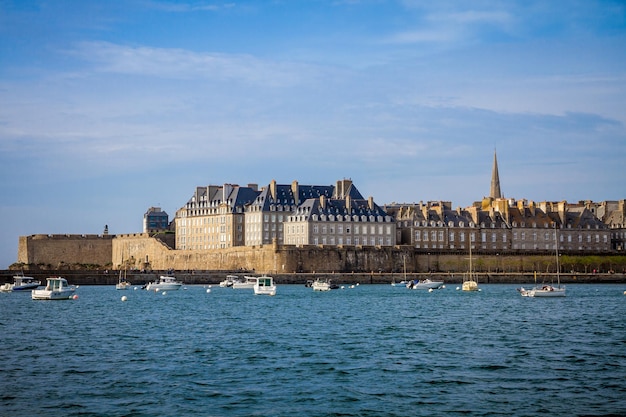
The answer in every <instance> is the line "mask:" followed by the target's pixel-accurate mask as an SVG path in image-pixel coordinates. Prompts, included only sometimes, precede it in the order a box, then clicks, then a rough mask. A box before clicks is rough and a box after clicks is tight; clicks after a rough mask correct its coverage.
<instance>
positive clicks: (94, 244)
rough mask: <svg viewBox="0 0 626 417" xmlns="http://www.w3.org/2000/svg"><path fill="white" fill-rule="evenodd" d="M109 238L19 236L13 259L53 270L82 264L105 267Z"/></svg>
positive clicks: (107, 263) (108, 251)
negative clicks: (16, 250)
mask: <svg viewBox="0 0 626 417" xmlns="http://www.w3.org/2000/svg"><path fill="white" fill-rule="evenodd" d="M112 240H113V239H112V236H108V235H103V236H100V235H31V236H20V238H19V242H18V253H17V261H18V262H20V263H24V264H29V265H42V266H44V268H47V267H51V268H53V269H63V268H65V267H67V266H72V265H86V264H90V265H96V266H100V267H102V268H105V267H107V266H108V265H110V264H111V247H112V244H111V242H112Z"/></svg>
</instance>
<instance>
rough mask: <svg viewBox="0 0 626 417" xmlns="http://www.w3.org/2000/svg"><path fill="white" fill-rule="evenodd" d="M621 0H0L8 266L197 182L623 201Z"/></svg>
mask: <svg viewBox="0 0 626 417" xmlns="http://www.w3.org/2000/svg"><path fill="white" fill-rule="evenodd" d="M625 123H626V3H624V1H623V0H620V1H598V0H571V1H570V0H560V1H544V0H537V1H535V0H519V1H518V0H506V1H494V0H475V1H469V2H468V1H451V0H439V1H430V0H428V1H421V0H398V1H392V0H389V1H384V0H310V1H305V0H302V1H297V0H267V1H261V0H254V1H252V0H244V1H239V0H232V1H231V0H228V1H212V0H206V1H204V0H194V1H166V0H109V1H106V2H103V1H99V0H55V1H51V0H40V1H36V0H0V178H1V180H0V196H1V198H0V215H1V216H2V221H3V227H2V230H3V233H1V234H0V269H4V268H7V267H8V266H9V265H11V264H12V263H14V262H16V261H17V247H18V238H19V236H26V235H31V234H39V233H43V234H101V233H102V232H103V230H104V226H105V225H108V229H109V233H112V234H121V233H137V232H141V231H142V221H143V215H144V213H145V212H146V211H147V209H148V208H149V207H153V206H156V207H161V208H162V209H163V210H165V211H166V212H167V213H168V214H169V216H170V219H173V218H174V215H175V213H176V210H178V209H179V208H181V207H182V206H183V205H184V204H185V203H186V202H187V200H189V198H190V197H191V196H192V194H193V192H194V190H195V187H197V186H206V185H222V184H225V183H230V184H239V185H242V186H243V185H247V184H249V183H254V184H258V185H259V186H260V187H262V186H264V185H267V184H269V183H270V181H272V180H276V181H277V182H278V183H279V184H290V183H291V182H292V181H294V180H297V181H298V182H299V183H300V184H308V185H333V184H335V183H336V181H338V180H341V179H344V178H350V179H351V180H352V181H353V183H354V185H355V186H356V187H357V188H358V189H359V191H360V192H361V193H362V194H363V195H364V196H365V197H366V198H367V197H368V196H372V197H374V201H375V202H376V203H378V204H379V205H383V204H388V203H392V202H397V203H413V202H420V201H423V202H426V201H439V200H443V201H451V202H452V205H453V207H455V208H456V207H467V206H469V205H471V204H472V203H473V202H475V201H479V200H481V199H482V198H483V197H484V196H487V195H489V187H490V180H491V170H492V164H493V155H494V152H497V158H498V165H499V174H500V182H501V188H502V192H503V194H504V196H505V197H508V198H514V199H517V200H520V199H527V200H532V201H563V200H566V201H569V202H578V201H580V200H593V201H604V200H619V199H624V198H626V169H625V167H624V165H625V164H626V129H625Z"/></svg>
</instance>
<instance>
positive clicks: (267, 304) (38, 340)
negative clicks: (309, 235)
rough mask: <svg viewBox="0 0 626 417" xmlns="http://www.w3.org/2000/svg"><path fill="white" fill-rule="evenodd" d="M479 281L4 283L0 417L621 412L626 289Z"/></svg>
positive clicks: (625, 409) (625, 403)
mask: <svg viewBox="0 0 626 417" xmlns="http://www.w3.org/2000/svg"><path fill="white" fill-rule="evenodd" d="M347 284H349V283H347ZM481 289H482V291H481V292H479V293H463V292H461V291H457V290H456V287H455V285H449V286H448V288H446V289H443V290H438V291H434V292H431V293H429V292H427V291H416V290H407V289H405V288H397V287H392V286H391V285H360V286H355V287H354V288H350V285H346V286H345V288H344V289H339V290H334V291H330V292H324V293H322V292H314V291H313V290H312V289H311V288H305V287H304V286H301V285H282V286H280V285H279V286H278V293H277V295H276V296H275V297H268V296H255V295H254V294H253V292H252V290H233V289H230V288H219V287H218V286H212V287H211V288H208V287H207V286H188V287H186V289H185V290H180V291H168V292H167V293H166V294H161V293H155V292H148V291H144V290H140V289H137V290H133V289H131V290H128V291H116V290H115V287H114V286H82V287H80V288H78V289H77V292H76V293H77V295H78V296H79V298H78V299H77V300H67V301H33V300H31V299H30V294H22V293H10V294H6V293H2V294H0V332H1V333H0V334H1V336H0V338H1V339H0V340H1V348H2V362H1V364H0V398H1V399H0V415H2V416H450V415H452V416H454V415H462V416H508V417H510V416H541V415H545V416H548V415H549V416H608V415H622V416H624V415H626V295H624V290H626V285H613V284H605V285H583V284H577V285H569V286H568V287H567V291H568V294H567V297H565V298H554V299H537V298H526V297H521V296H520V295H519V293H518V292H517V291H516V286H514V285H497V284H491V285H482V286H481ZM207 290H210V291H207ZM122 296H126V297H127V298H128V300H127V301H125V302H123V301H121V297H122Z"/></svg>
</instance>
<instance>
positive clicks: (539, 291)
mask: <svg viewBox="0 0 626 417" xmlns="http://www.w3.org/2000/svg"><path fill="white" fill-rule="evenodd" d="M527 296H528V297H538V298H551V297H565V288H554V287H550V288H547V289H544V288H535V289H532V290H529V291H528V294H527Z"/></svg>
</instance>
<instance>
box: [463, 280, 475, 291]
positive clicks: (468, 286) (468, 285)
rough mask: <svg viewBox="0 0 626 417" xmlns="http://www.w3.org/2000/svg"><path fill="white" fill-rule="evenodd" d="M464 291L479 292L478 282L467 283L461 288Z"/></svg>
mask: <svg viewBox="0 0 626 417" xmlns="http://www.w3.org/2000/svg"><path fill="white" fill-rule="evenodd" d="M461 290H463V291H478V283H477V282H476V281H465V282H464V283H463V285H462V286H461Z"/></svg>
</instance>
